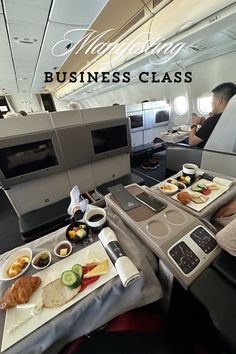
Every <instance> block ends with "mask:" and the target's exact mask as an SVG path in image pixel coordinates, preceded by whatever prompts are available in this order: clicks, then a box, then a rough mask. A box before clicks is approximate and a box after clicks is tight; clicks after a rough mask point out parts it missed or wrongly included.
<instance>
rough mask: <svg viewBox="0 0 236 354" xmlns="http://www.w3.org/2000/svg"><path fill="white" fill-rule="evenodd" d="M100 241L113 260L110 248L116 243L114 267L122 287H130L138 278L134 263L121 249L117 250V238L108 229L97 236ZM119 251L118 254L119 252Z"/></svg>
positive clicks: (112, 251) (112, 250) (112, 252)
mask: <svg viewBox="0 0 236 354" xmlns="http://www.w3.org/2000/svg"><path fill="white" fill-rule="evenodd" d="M98 237H99V239H100V241H101V242H102V244H103V246H104V247H105V249H106V251H107V253H108V254H109V255H110V257H111V258H112V259H113V258H114V249H112V248H111V245H112V244H113V245H114V242H116V245H117V246H116V252H115V258H116V259H115V264H114V265H115V267H116V270H117V272H118V274H119V277H120V279H121V281H122V284H123V286H124V287H127V286H128V285H130V284H131V283H132V282H133V281H135V280H137V279H138V278H139V276H140V273H139V271H138V269H137V268H136V266H135V265H134V263H133V262H132V261H131V260H130V258H128V257H127V256H126V255H124V253H123V251H122V249H121V248H119V247H120V246H119V244H118V240H117V237H116V235H115V233H114V231H113V230H112V229H111V228H110V227H105V228H104V229H102V231H101V232H100V233H99V234H98ZM109 244H110V247H109ZM119 250H120V252H119Z"/></svg>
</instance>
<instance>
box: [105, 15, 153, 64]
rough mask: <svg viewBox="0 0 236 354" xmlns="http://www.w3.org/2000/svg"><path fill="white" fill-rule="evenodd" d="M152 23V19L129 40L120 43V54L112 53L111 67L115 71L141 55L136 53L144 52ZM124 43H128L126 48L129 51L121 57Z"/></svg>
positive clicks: (129, 37) (132, 34)
mask: <svg viewBox="0 0 236 354" xmlns="http://www.w3.org/2000/svg"><path fill="white" fill-rule="evenodd" d="M151 22H152V19H150V20H148V21H147V22H146V23H144V24H143V25H142V26H140V27H139V28H138V29H136V30H135V31H134V32H133V33H131V34H130V35H129V36H128V37H127V38H125V39H124V40H123V41H121V42H120V43H119V45H118V49H117V52H118V53H112V55H111V65H112V68H113V69H115V68H117V67H118V66H120V65H122V64H124V63H125V62H128V61H129V60H132V59H133V58H135V57H136V56H137V55H139V54H136V52H140V53H142V52H143V48H145V46H146V45H147V44H148V41H149V31H150V28H151ZM122 43H126V44H125V46H124V48H127V49H126V50H125V51H124V54H123V55H121V56H120V57H119V54H120V53H122V49H119V48H120V46H121V45H122ZM121 48H123V47H121ZM128 48H130V49H128ZM117 57H118V58H117Z"/></svg>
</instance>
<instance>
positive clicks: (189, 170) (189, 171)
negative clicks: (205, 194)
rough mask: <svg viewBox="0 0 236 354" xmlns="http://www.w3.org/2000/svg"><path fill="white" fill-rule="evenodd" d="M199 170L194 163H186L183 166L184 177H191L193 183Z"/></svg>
mask: <svg viewBox="0 0 236 354" xmlns="http://www.w3.org/2000/svg"><path fill="white" fill-rule="evenodd" d="M197 169H198V166H197V165H195V164H193V163H185V164H183V170H182V171H183V175H184V176H189V177H190V178H191V181H192V182H193V180H194V178H195V175H196V171H197Z"/></svg>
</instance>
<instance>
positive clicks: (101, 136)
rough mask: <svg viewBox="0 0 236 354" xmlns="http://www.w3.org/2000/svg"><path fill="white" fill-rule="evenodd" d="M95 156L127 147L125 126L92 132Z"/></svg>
mask: <svg viewBox="0 0 236 354" xmlns="http://www.w3.org/2000/svg"><path fill="white" fill-rule="evenodd" d="M91 134H92V140H93V149H94V153H95V154H101V153H105V152H108V151H112V150H116V149H120V148H123V147H126V146H127V145H128V140H127V131H126V125H118V126H115V127H109V128H103V129H97V130H92V131H91Z"/></svg>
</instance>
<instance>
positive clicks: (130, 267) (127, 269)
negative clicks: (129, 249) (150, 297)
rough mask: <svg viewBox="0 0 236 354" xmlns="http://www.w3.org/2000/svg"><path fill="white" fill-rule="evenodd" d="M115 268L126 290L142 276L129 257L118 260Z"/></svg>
mask: <svg viewBox="0 0 236 354" xmlns="http://www.w3.org/2000/svg"><path fill="white" fill-rule="evenodd" d="M115 267H116V270H117V272H118V274H119V277H120V279H121V281H122V284H123V285H124V287H125V288H126V287H127V286H128V285H130V284H131V283H132V282H133V281H135V280H136V279H138V278H139V276H140V273H139V271H138V269H137V268H136V267H135V265H134V263H133V262H132V261H131V260H130V259H129V258H128V257H127V256H123V257H120V258H118V259H117V261H116V263H115Z"/></svg>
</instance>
